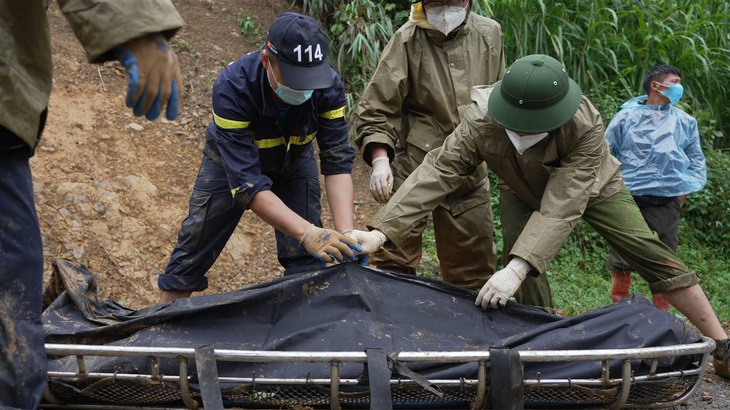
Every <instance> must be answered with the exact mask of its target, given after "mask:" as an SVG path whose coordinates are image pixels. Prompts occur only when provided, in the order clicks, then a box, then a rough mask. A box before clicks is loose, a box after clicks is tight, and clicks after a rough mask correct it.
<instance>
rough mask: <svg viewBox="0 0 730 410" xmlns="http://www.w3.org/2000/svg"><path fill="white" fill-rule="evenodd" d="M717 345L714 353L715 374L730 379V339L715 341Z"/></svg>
mask: <svg viewBox="0 0 730 410" xmlns="http://www.w3.org/2000/svg"><path fill="white" fill-rule="evenodd" d="M715 343H717V345H716V346H715V350H714V351H713V352H712V357H713V359H714V360H713V361H712V364H713V365H714V366H715V374H717V375H718V376H721V377H724V378H726V379H730V339H723V340H715Z"/></svg>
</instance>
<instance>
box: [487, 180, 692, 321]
mask: <svg viewBox="0 0 730 410" xmlns="http://www.w3.org/2000/svg"><path fill="white" fill-rule="evenodd" d="M500 209H501V210H502V229H503V236H504V253H503V255H504V256H503V262H506V261H507V260H508V259H509V254H510V251H511V249H512V246H513V245H514V243H515V241H516V240H517V238H518V237H519V234H520V232H522V229H523V228H524V226H525V224H526V223H527V220H528V219H529V217H530V214H532V212H533V210H532V209H531V208H530V207H528V206H527V205H526V204H525V203H524V202H522V201H521V200H520V199H519V198H517V197H516V196H515V195H514V193H512V191H502V193H501V195H500ZM583 220H584V221H586V223H588V225H590V226H591V227H592V228H593V229H595V230H596V232H598V234H599V235H601V236H602V237H603V238H604V239H605V240H606V242H608V244H609V246H611V247H612V248H613V249H614V250H615V251H616V252H617V253H618V254H619V255H620V256H621V257H622V258H623V259H624V260H625V261H626V262H628V263H629V265H631V267H633V268H634V270H636V272H637V273H638V274H639V275H641V277H642V278H644V280H646V281H647V282H648V284H649V289H650V290H651V292H652V293H665V292H667V291H671V290H674V289H681V288H687V287H690V286H694V285H696V284H698V283H700V279H699V278H698V277H697V275H696V274H695V273H694V272H691V271H690V270H689V268H687V266H686V265H685V264H684V263H683V262H682V261H681V260H680V259H679V257H677V255H676V254H675V253H674V251H672V250H671V249H670V248H669V247H668V246H667V245H665V244H664V243H663V242H662V241H661V240H659V235H657V233H656V232H654V231H652V230H651V229H650V228H649V226H648V225H647V223H646V221H645V220H644V217H643V216H642V215H641V211H640V210H639V207H638V206H637V205H636V203H635V202H634V199H633V197H632V196H631V194H630V193H629V191H628V190H627V189H626V187H624V188H622V189H621V190H620V191H619V192H617V193H616V194H614V195H612V196H610V197H609V198H606V199H605V200H603V201H601V202H599V203H597V204H594V205H593V206H591V207H589V208H587V209H586V210H585V212H584V213H583ZM515 297H516V299H517V301H518V302H519V303H523V304H526V305H533V306H538V307H548V308H552V307H554V306H553V300H552V295H551V293H550V285H549V283H548V278H547V275H545V274H543V275H538V276H532V275H529V276H528V278H527V279H526V280H525V281H524V282H523V283H522V286H520V289H519V290H518V291H517V294H515Z"/></svg>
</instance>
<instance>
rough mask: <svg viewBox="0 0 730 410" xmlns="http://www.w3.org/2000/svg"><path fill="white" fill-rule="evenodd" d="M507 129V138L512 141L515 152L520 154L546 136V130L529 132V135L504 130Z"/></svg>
mask: <svg viewBox="0 0 730 410" xmlns="http://www.w3.org/2000/svg"><path fill="white" fill-rule="evenodd" d="M505 131H507V136H508V137H509V140H510V141H512V145H514V146H515V149H516V150H517V152H518V153H519V154H520V155H522V154H524V152H525V151H526V150H527V149H528V148H530V147H531V146H533V145H535V144H537V143H538V142H540V141H542V140H544V139H545V137H547V136H548V133H547V132H542V133H540V134H531V135H519V134H517V133H516V132H514V131H510V130H505Z"/></svg>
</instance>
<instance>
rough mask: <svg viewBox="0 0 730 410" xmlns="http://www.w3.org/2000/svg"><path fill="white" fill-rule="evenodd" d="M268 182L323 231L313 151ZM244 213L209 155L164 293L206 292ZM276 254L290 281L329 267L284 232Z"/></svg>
mask: <svg viewBox="0 0 730 410" xmlns="http://www.w3.org/2000/svg"><path fill="white" fill-rule="evenodd" d="M267 176H268V177H269V178H271V180H272V186H271V192H273V193H274V194H276V196H278V197H279V198H280V199H281V200H282V201H283V202H284V204H285V205H286V206H288V207H289V208H290V209H291V210H293V211H294V212H296V213H297V214H298V215H299V216H301V217H302V218H304V219H306V220H307V221H309V222H311V223H313V224H315V225H316V226H319V227H321V226H322V220H321V215H322V206H321V203H320V198H321V188H320V185H319V169H318V167H317V162H316V160H315V158H314V155H313V152H312V151H309V152H308V153H307V154H305V155H303V156H302V157H300V158H298V159H296V160H295V161H294V162H293V163H292V164H291V165H290V166H289V168H288V170H286V171H284V172H282V173H280V174H276V175H267ZM243 212H244V210H243V209H240V208H235V207H234V206H233V197H232V196H231V190H230V188H229V186H228V179H227V178H226V173H225V170H224V169H223V166H222V165H220V164H219V163H217V162H216V161H214V160H213V159H212V158H211V157H210V156H208V154H203V160H202V162H201V164H200V170H199V171H198V177H197V179H196V181H195V186H194V187H193V193H192V195H191V196H190V210H189V213H188V216H187V217H186V218H185V220H184V221H183V223H182V228H181V229H180V233H179V234H178V240H177V244H175V248H174V249H173V251H172V256H171V258H170V262H169V263H168V264H167V268H166V269H165V272H164V273H163V274H162V275H160V277H159V279H158V285H159V287H160V289H161V290H191V291H201V290H204V289H206V288H207V287H208V279H207V278H206V277H205V274H206V273H207V272H208V269H210V267H211V266H212V265H213V263H214V262H215V260H216V259H217V258H218V255H220V253H221V251H223V247H224V246H225V245H226V242H228V239H229V238H230V237H231V235H232V234H233V231H234V230H235V229H236V225H238V222H239V221H240V220H241V217H242V216H243ZM276 250H277V256H278V259H279V263H280V264H281V265H282V266H283V267H284V268H285V269H286V270H285V271H284V275H292V274H297V273H301V272H306V271H313V270H319V269H322V268H324V267H325V264H324V262H321V261H319V260H317V259H315V258H314V257H312V256H311V255H309V254H308V253H307V251H306V250H305V249H304V247H302V245H300V244H299V241H297V240H296V239H294V238H291V237H289V236H287V235H284V234H283V233H282V232H279V231H278V230H277V231H276Z"/></svg>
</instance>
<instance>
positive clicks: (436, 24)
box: [426, 6, 466, 35]
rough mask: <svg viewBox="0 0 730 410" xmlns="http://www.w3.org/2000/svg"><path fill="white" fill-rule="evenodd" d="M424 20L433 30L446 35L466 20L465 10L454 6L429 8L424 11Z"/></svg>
mask: <svg viewBox="0 0 730 410" xmlns="http://www.w3.org/2000/svg"><path fill="white" fill-rule="evenodd" d="M454 9H456V10H454ZM426 19H427V20H428V22H429V23H431V25H432V26H433V28H435V29H436V30H438V31H440V32H442V33H444V34H445V35H448V34H449V33H451V32H452V31H453V30H454V29H455V28H457V27H459V26H460V25H461V23H463V22H464V20H466V8H465V7H458V8H457V7H454V6H440V7H433V8H429V9H428V10H427V11H426Z"/></svg>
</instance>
